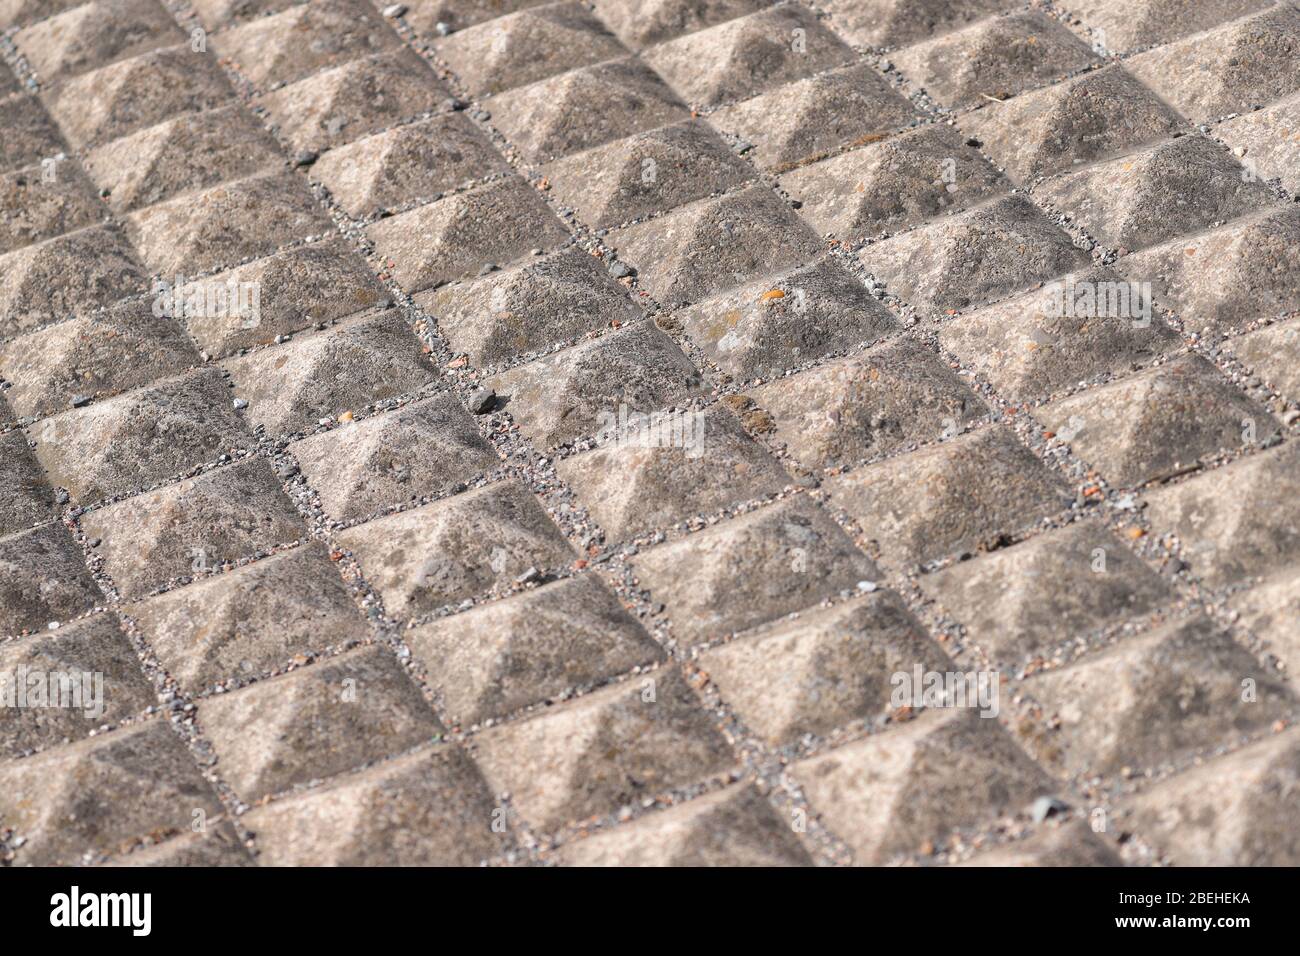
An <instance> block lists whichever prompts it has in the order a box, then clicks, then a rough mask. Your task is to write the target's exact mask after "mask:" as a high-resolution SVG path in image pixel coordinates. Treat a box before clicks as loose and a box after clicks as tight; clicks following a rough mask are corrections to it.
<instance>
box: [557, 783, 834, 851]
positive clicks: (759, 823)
mask: <svg viewBox="0 0 1300 956" xmlns="http://www.w3.org/2000/svg"><path fill="white" fill-rule="evenodd" d="M559 858H560V860H561V861H562V862H563V863H565V864H567V865H569V866H682V867H696V866H719V867H734V866H811V865H812V859H811V857H809V856H808V851H807V850H805V849H804V848H803V847H802V846H801V845H800V843H799V839H798V837H796V836H795V835H794V830H793V828H792V826H791V824H790V823H789V822H787V821H785V820H783V819H781V817H780V816H779V815H778V814H777V812H776V810H775V809H773V807H772V805H771V804H770V803H768V802H767V800H766V799H765V798H764V797H763V796H762V794H760V793H759V792H758V789H757V788H756V787H754V786H753V785H752V784H738V785H736V786H734V787H728V788H727V789H725V790H720V791H718V792H717V793H713V794H709V795H708V796H704V797H697V798H695V799H694V800H691V801H689V802H687V803H685V804H682V805H681V806H677V807H673V808H672V809H670V810H664V811H662V812H659V813H652V814H647V815H646V816H643V817H641V818H640V819H638V820H637V821H636V822H635V823H632V824H629V825H627V826H622V827H618V828H615V829H613V830H606V831H604V832H602V833H599V834H597V835H596V836H594V837H590V838H588V839H586V840H579V841H576V842H574V843H569V844H566V845H565V846H564V848H563V849H562V850H561V851H560V857H559Z"/></svg>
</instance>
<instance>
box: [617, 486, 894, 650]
mask: <svg viewBox="0 0 1300 956" xmlns="http://www.w3.org/2000/svg"><path fill="white" fill-rule="evenodd" d="M632 566H633V568H634V569H635V571H636V574H637V576H638V578H639V579H640V582H641V585H642V586H643V587H645V588H648V589H649V591H650V593H651V595H652V596H653V597H654V599H655V600H657V601H660V602H663V603H664V604H665V605H666V606H667V608H668V611H667V613H668V617H669V619H670V620H671V622H672V625H673V637H674V638H675V639H676V640H677V641H678V642H679V643H681V644H684V645H689V644H698V643H700V642H703V641H714V640H718V639H720V638H723V637H726V636H727V635H728V634H734V633H736V632H738V631H743V630H746V629H748V628H751V627H755V626H757V625H759V624H765V623H767V622H769V621H774V620H776V619H777V618H780V617H784V616H786V615H788V614H791V613H793V612H795V611H802V610H804V609H805V608H809V607H813V606H815V605H816V604H818V603H820V602H821V601H824V600H826V599H828V598H831V597H834V596H836V595H837V594H839V592H841V591H851V590H853V589H855V588H856V587H857V585H858V582H859V581H874V580H875V579H876V578H877V576H878V575H877V571H876V568H875V566H874V565H873V564H872V563H871V561H870V560H868V559H867V557H866V556H865V555H864V554H862V552H860V551H858V550H857V549H856V548H854V547H853V545H852V542H850V541H849V539H848V537H847V536H846V535H845V534H844V532H843V531H841V530H840V529H839V528H838V527H837V526H836V525H835V523H834V522H832V521H831V520H830V519H829V518H828V517H826V515H825V514H823V513H822V512H820V511H818V510H817V509H815V508H812V507H810V506H809V505H808V503H807V502H806V501H792V502H783V503H780V504H776V505H771V506H769V507H766V508H761V509H759V510H758V511H755V512H752V513H750V514H747V515H744V516H742V517H739V518H733V519H731V520H730V521H727V522H724V523H722V524H719V525H717V526H716V527H714V528H710V529H709V530H708V531H706V532H703V533H701V534H698V535H693V536H691V537H689V538H685V539H683V540H681V541H677V542H673V543H671V544H666V545H661V546H660V547H658V548H654V549H651V550H648V551H646V552H644V553H643V554H640V555H638V556H637V557H636V558H635V559H634V560H633V562H632Z"/></svg>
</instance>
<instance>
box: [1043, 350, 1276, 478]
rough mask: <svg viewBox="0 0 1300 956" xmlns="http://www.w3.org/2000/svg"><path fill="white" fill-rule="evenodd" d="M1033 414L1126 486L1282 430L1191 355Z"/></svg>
mask: <svg viewBox="0 0 1300 956" xmlns="http://www.w3.org/2000/svg"><path fill="white" fill-rule="evenodd" d="M1033 415H1034V417H1035V418H1037V419H1038V420H1039V421H1040V422H1042V423H1043V424H1044V425H1045V426H1046V427H1047V428H1048V429H1049V430H1051V431H1054V432H1056V434H1057V435H1058V436H1059V437H1060V438H1061V440H1062V441H1065V442H1066V443H1067V444H1069V446H1070V449H1071V451H1073V452H1074V453H1075V454H1076V455H1077V456H1079V457H1080V458H1082V459H1083V460H1084V461H1086V462H1088V463H1089V464H1091V465H1094V466H1096V467H1097V468H1098V469H1099V470H1100V471H1101V473H1102V474H1103V475H1104V476H1105V477H1106V478H1107V479H1108V480H1109V481H1110V482H1111V483H1112V484H1114V485H1118V486H1123V487H1131V486H1134V485H1140V484H1142V483H1143V482H1146V481H1151V480H1152V479H1155V478H1160V477H1164V476H1167V475H1169V474H1171V473H1173V472H1177V471H1180V470H1181V469H1182V468H1184V467H1186V466H1188V465H1190V464H1192V463H1194V462H1195V461H1196V460H1197V459H1198V458H1201V457H1203V456H1207V455H1213V454H1216V453H1218V452H1220V451H1226V450H1230V449H1234V448H1239V447H1241V446H1242V445H1243V444H1245V445H1249V444H1252V443H1254V442H1262V441H1267V440H1269V439H1270V438H1271V437H1273V436H1274V435H1276V434H1277V433H1278V428H1279V426H1278V423H1277V420H1276V419H1274V418H1273V416H1272V415H1270V414H1269V413H1268V412H1267V411H1266V410H1265V409H1264V408H1263V407H1262V406H1261V405H1259V404H1257V403H1256V402H1255V401H1253V400H1252V399H1250V398H1247V397H1246V396H1245V395H1243V394H1242V393H1241V391H1240V390H1239V389H1237V388H1236V387H1235V386H1233V385H1232V384H1231V383H1230V382H1228V381H1227V380H1226V379H1224V377H1223V376H1222V375H1221V374H1220V373H1219V372H1218V371H1217V370H1216V369H1215V368H1214V367H1213V366H1211V365H1210V363H1209V362H1207V361H1205V360H1204V359H1202V358H1200V357H1199V356H1194V355H1189V356H1183V357H1182V358H1178V359H1175V360H1173V361H1172V362H1169V363H1168V364H1165V365H1160V366H1157V367H1156V368H1153V369H1151V370H1149V371H1146V372H1142V373H1140V374H1138V375H1133V376H1130V377H1129V378H1126V379H1122V380H1121V381H1118V382H1114V383H1111V384H1110V385H1106V386H1104V387H1102V388H1099V389H1094V390H1090V391H1086V392H1081V393H1079V394H1078V395H1074V396H1071V397H1070V398H1063V399H1061V400H1060V401H1056V402H1052V403H1051V404H1050V405H1045V406H1042V407H1040V408H1036V409H1034V411H1033Z"/></svg>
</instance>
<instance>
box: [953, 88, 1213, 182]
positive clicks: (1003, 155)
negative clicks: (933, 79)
mask: <svg viewBox="0 0 1300 956" xmlns="http://www.w3.org/2000/svg"><path fill="white" fill-rule="evenodd" d="M961 128H962V129H963V130H964V131H965V132H966V134H967V135H969V136H971V137H973V138H976V139H978V140H979V142H980V143H981V144H982V147H983V149H984V151H985V152H986V153H987V154H988V155H989V156H990V157H991V158H992V159H993V161H994V162H996V163H999V164H1001V165H1002V167H1003V168H1004V169H1005V170H1006V173H1007V175H1008V176H1010V177H1011V178H1012V179H1014V180H1016V181H1017V182H1019V183H1031V182H1033V181H1034V179H1035V178H1037V177H1039V176H1047V175H1051V174H1052V173H1063V172H1068V171H1070V170H1071V169H1073V168H1074V167H1076V166H1078V165H1079V164H1081V163H1086V162H1091V161H1093V160H1098V159H1105V158H1106V157H1108V156H1114V155H1118V154H1121V153H1125V152H1129V151H1131V150H1134V149H1137V148H1139V147H1141V146H1145V145H1149V144H1154V143H1157V142H1160V141H1162V140H1165V139H1168V138H1169V137H1170V136H1172V135H1173V134H1174V133H1176V132H1184V131H1186V130H1187V122H1186V120H1184V119H1183V118H1182V117H1181V116H1179V115H1178V114H1177V113H1175V112H1174V111H1173V110H1172V109H1170V108H1169V107H1168V106H1167V105H1166V104H1165V103H1163V102H1162V101H1161V100H1160V99H1159V98H1158V97H1157V96H1155V94H1153V93H1152V92H1151V91H1150V90H1149V89H1147V88H1146V87H1145V86H1143V85H1142V84H1141V83H1139V82H1138V81H1137V80H1135V79H1134V78H1133V77H1132V76H1130V75H1129V74H1128V73H1126V72H1124V69H1123V68H1122V67H1120V66H1117V65H1110V66H1106V67H1103V68H1102V69H1100V70H1094V71H1093V72H1090V73H1084V74H1083V75H1082V76H1077V77H1075V78H1074V79H1071V80H1066V81H1065V82H1062V83H1057V84H1055V85H1054V86H1049V87H1047V88H1046V89H1042V90H1035V91H1034V92H1031V93H1025V94H1023V95H1021V96H1017V97H1015V98H1014V99H1011V100H1008V101H1006V102H1003V103H999V104H987V105H985V107H984V108H983V109H981V110H977V111H976V112H974V113H970V114H967V115H966V116H963V117H962V118H961Z"/></svg>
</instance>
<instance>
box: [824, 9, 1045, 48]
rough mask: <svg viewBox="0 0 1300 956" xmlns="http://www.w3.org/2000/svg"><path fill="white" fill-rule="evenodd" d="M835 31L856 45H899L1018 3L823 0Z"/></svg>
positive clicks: (962, 24)
mask: <svg viewBox="0 0 1300 956" xmlns="http://www.w3.org/2000/svg"><path fill="white" fill-rule="evenodd" d="M818 6H819V7H821V8H822V9H823V10H825V11H826V12H827V13H829V14H830V15H831V19H830V24H831V27H832V28H833V29H834V30H835V32H836V33H839V34H840V35H841V36H843V37H845V38H846V39H848V40H849V41H850V42H852V43H855V44H861V45H862V46H869V47H901V46H908V45H910V44H913V43H919V42H921V41H922V40H926V39H929V38H930V37H933V36H937V35H938V34H941V33H949V32H951V31H953V30H959V29H961V28H962V27H964V26H968V25H969V24H972V23H974V22H975V21H977V20H982V19H984V18H985V17H987V16H991V15H993V14H995V13H1002V12H1004V11H1006V10H1009V9H1012V8H1014V7H1017V6H1020V4H1018V3H1016V2H1015V0H822V2H821V3H819V4H818Z"/></svg>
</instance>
